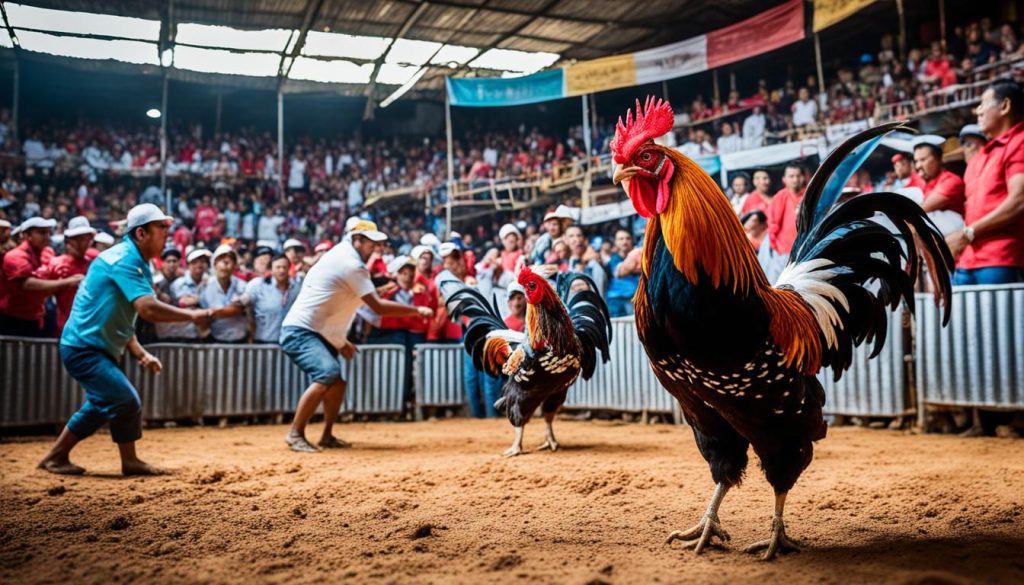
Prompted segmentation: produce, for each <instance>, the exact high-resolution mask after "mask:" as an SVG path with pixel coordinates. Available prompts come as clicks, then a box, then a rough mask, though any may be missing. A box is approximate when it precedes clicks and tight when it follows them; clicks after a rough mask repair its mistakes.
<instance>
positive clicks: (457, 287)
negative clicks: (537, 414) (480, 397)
mask: <svg viewBox="0 0 1024 585" xmlns="http://www.w3.org/2000/svg"><path fill="white" fill-rule="evenodd" d="M555 271H556V269H555V267H553V266H534V267H532V268H531V267H526V268H523V269H522V270H521V271H520V272H519V276H518V280H519V284H520V285H521V286H522V287H523V290H525V291H526V303H527V305H526V332H525V333H520V332H518V331H512V330H510V329H507V328H506V327H505V323H504V322H503V321H502V320H501V315H500V314H499V312H498V307H497V300H496V299H495V300H494V301H493V302H492V303H488V302H487V299H485V298H484V296H483V295H482V294H480V293H479V292H478V291H476V290H475V289H473V288H470V287H468V286H465V285H463V284H461V283H459V282H455V281H449V282H445V283H442V294H444V296H445V299H446V300H445V304H446V305H447V307H448V312H449V314H450V315H451V316H452V318H453V319H460V318H463V317H465V318H467V319H468V321H469V322H468V323H467V325H466V333H465V336H464V337H463V343H464V345H465V348H466V351H467V352H468V353H469V354H470V355H471V356H472V357H473V364H474V365H475V366H476V368H477V369H479V370H482V371H484V372H486V373H488V374H490V375H492V376H501V375H505V376H508V379H507V381H506V382H505V385H504V388H503V391H502V397H501V398H499V399H498V401H497V402H495V403H494V406H495V408H497V409H499V410H504V412H505V415H506V416H507V417H508V420H509V422H511V423H512V426H513V427H515V430H516V436H515V441H514V442H513V443H512V446H511V447H509V448H508V450H506V451H505V453H504V455H505V456H506V457H513V456H515V455H520V454H521V453H522V452H523V427H524V426H525V425H526V423H528V422H530V418H531V417H532V416H533V413H534V411H535V410H536V409H537V407H538V406H540V407H541V412H542V413H543V414H544V420H545V422H546V423H547V431H546V434H545V441H544V443H543V444H541V445H540V447H539V449H551V450H552V451H556V450H557V449H558V442H557V441H556V440H555V433H554V430H553V429H552V423H553V421H554V420H555V415H556V414H558V411H559V410H560V409H561V408H562V404H563V403H565V397H566V393H567V392H568V389H569V386H571V385H572V384H573V382H575V381H576V379H577V378H578V377H579V376H580V374H582V375H583V379H584V380H589V379H590V377H591V376H593V375H594V369H595V368H596V367H597V356H598V353H600V355H601V360H602V362H607V361H608V359H609V355H608V344H609V342H610V341H611V336H612V328H611V319H610V317H609V316H608V307H607V306H606V305H605V303H604V299H602V298H601V295H600V294H598V292H597V286H596V285H595V284H594V282H593V281H592V280H591V279H590V278H589V277H587V276H585V275H582V274H577V273H561V274H559V275H558V280H557V284H556V286H557V290H556V289H555V288H554V287H552V286H551V284H550V283H549V282H548V280H547V277H550V276H553V275H554V273H555Z"/></svg>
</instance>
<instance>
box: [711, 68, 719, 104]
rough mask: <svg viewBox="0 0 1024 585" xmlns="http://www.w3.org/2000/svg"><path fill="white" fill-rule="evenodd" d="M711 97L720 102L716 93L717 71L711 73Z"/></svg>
mask: <svg viewBox="0 0 1024 585" xmlns="http://www.w3.org/2000/svg"><path fill="white" fill-rule="evenodd" d="M711 95H712V97H714V98H715V99H716V100H721V99H722V96H721V94H720V93H719V92H718V69H715V70H714V71H712V72H711Z"/></svg>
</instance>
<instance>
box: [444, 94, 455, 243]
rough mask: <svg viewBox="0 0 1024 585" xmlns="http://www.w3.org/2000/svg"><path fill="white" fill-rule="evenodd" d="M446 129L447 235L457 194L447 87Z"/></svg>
mask: <svg viewBox="0 0 1024 585" xmlns="http://www.w3.org/2000/svg"><path fill="white" fill-rule="evenodd" d="M444 131H445V136H446V137H447V140H448V197H447V198H446V199H447V208H446V209H445V220H444V221H445V224H444V227H445V230H446V231H447V233H446V234H445V235H446V236H447V235H448V234H449V233H451V231H452V197H454V195H455V145H454V144H452V102H451V96H450V95H448V91H447V87H445V95H444Z"/></svg>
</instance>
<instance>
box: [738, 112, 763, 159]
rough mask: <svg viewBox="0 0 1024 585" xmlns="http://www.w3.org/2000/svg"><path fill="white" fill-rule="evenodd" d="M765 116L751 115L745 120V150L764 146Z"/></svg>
mask: <svg viewBox="0 0 1024 585" xmlns="http://www.w3.org/2000/svg"><path fill="white" fill-rule="evenodd" d="M764 126H765V119H764V114H750V115H749V116H747V119H746V120H743V149H744V150H747V149H751V148H760V147H761V146H764Z"/></svg>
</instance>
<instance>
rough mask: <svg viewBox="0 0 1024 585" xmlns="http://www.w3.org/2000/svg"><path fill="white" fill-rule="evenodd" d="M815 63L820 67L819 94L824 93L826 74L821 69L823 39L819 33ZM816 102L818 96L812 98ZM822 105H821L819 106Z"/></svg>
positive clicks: (815, 37)
mask: <svg viewBox="0 0 1024 585" xmlns="http://www.w3.org/2000/svg"><path fill="white" fill-rule="evenodd" d="M814 61H815V63H816V64H817V66H818V92H819V93H824V91H825V72H824V69H822V67H821V38H820V37H818V33H814ZM812 97H813V98H814V99H815V100H817V99H818V97H817V96H812ZM819 105H820V104H819Z"/></svg>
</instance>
